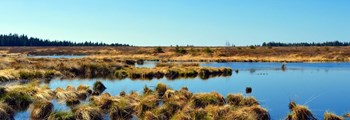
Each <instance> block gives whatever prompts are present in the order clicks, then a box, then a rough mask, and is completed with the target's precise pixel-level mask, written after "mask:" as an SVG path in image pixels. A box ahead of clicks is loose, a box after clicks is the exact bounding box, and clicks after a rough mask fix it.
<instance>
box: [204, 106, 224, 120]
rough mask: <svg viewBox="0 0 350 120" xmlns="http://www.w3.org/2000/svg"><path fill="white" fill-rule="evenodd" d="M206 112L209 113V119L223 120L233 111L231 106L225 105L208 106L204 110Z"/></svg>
mask: <svg viewBox="0 0 350 120" xmlns="http://www.w3.org/2000/svg"><path fill="white" fill-rule="evenodd" d="M204 110H205V111H208V117H209V118H210V119H212V120H223V119H224V117H225V116H226V115H227V114H228V113H229V112H230V111H231V106H230V105H224V106H214V105H208V106H207V107H205V109H204Z"/></svg>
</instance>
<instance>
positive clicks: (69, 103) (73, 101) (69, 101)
mask: <svg viewBox="0 0 350 120" xmlns="http://www.w3.org/2000/svg"><path fill="white" fill-rule="evenodd" d="M78 104H80V101H79V100H78V99H77V98H68V99H67V100H66V105H67V106H75V105H78Z"/></svg>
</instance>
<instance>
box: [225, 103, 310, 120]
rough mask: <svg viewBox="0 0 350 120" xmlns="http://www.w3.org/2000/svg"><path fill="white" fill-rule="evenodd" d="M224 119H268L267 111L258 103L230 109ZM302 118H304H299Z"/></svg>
mask: <svg viewBox="0 0 350 120" xmlns="http://www.w3.org/2000/svg"><path fill="white" fill-rule="evenodd" d="M224 119H227V120H270V115H269V113H268V111H267V110H266V109H264V108H262V107H260V106H258V105H254V106H250V107H242V108H240V109H238V110H234V111H230V112H229V113H228V114H226V116H225V117H224ZM300 120H304V119H300Z"/></svg>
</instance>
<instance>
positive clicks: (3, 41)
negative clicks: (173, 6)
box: [0, 34, 130, 46]
mask: <svg viewBox="0 0 350 120" xmlns="http://www.w3.org/2000/svg"><path fill="white" fill-rule="evenodd" d="M0 46H130V45H128V44H120V43H112V44H107V43H102V42H91V41H89V42H88V41H85V42H72V41H67V40H63V41H58V40H54V41H51V40H48V39H40V38H36V37H28V36H27V35H18V34H8V35H4V34H1V35H0Z"/></svg>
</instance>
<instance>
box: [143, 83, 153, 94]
mask: <svg viewBox="0 0 350 120" xmlns="http://www.w3.org/2000/svg"><path fill="white" fill-rule="evenodd" d="M152 92H153V90H152V89H149V88H148V87H147V86H146V85H145V87H143V94H144V95H146V94H150V93H152Z"/></svg>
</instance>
